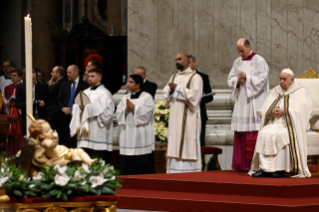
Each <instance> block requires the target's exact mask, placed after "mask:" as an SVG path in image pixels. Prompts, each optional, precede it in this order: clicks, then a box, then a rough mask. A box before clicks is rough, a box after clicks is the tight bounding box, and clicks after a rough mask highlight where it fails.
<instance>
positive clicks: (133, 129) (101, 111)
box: [0, 54, 213, 174]
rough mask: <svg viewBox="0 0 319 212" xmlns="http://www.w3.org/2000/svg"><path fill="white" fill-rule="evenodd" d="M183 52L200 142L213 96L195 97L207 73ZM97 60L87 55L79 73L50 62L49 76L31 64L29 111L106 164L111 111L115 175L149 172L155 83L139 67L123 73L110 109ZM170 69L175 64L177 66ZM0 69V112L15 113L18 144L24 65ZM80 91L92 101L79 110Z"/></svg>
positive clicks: (206, 89) (6, 64) (61, 139)
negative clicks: (119, 94) (116, 140)
mask: <svg viewBox="0 0 319 212" xmlns="http://www.w3.org/2000/svg"><path fill="white" fill-rule="evenodd" d="M184 56H185V58H186V59H185V60H187V61H189V70H190V71H191V72H192V73H194V74H196V76H197V78H198V79H199V80H200V81H201V82H202V81H203V83H204V85H203V86H202V87H201V88H200V89H201V90H202V91H201V92H200V94H199V99H198V101H200V102H202V105H200V107H199V106H198V110H199V109H201V117H202V118H201V125H202V128H200V127H199V128H198V130H199V132H201V136H200V137H201V140H200V139H198V141H200V142H201V145H202V146H204V145H205V141H204V135H205V125H206V121H207V114H206V108H205V104H206V103H207V102H209V101H212V99H213V96H208V97H205V98H203V99H204V100H203V101H202V100H201V97H200V96H201V94H202V93H206V94H207V93H211V88H210V85H209V80H208V76H207V75H205V74H202V73H200V72H198V71H197V70H196V68H195V66H196V59H195V57H194V56H192V55H186V54H185V55H184ZM101 63H102V61H101V60H100V59H99V58H97V59H96V58H95V57H91V58H90V57H88V59H87V60H86V62H85V71H84V73H83V75H82V76H81V74H80V70H79V67H78V66H77V65H70V66H68V67H67V69H66V71H65V69H64V68H63V67H62V66H55V67H53V69H52V70H51V71H50V74H51V78H50V79H49V80H48V79H47V77H46V75H45V73H44V72H42V71H41V70H40V69H38V68H35V69H34V70H33V71H32V102H33V116H34V118H35V119H44V120H46V121H47V122H48V123H49V124H50V126H51V128H52V129H53V130H56V131H57V133H58V139H59V143H60V144H61V145H65V146H66V147H68V148H71V149H72V148H77V147H81V148H82V149H84V150H85V151H86V152H87V153H88V154H89V155H90V156H91V157H95V156H98V157H100V158H102V159H104V160H105V162H107V163H110V162H111V154H110V153H111V152H112V144H113V141H112V140H113V137H112V129H113V115H114V114H116V116H117V119H118V120H117V122H118V125H119V127H120V131H121V132H120V155H121V161H120V166H121V174H151V173H155V164H154V163H155V160H154V146H155V141H154V111H155V104H154V102H155V101H154V100H155V94H156V90H157V84H156V83H153V82H150V81H149V80H148V79H147V77H146V69H145V68H144V67H143V66H137V67H136V68H135V69H134V74H132V75H130V77H129V78H128V83H127V90H128V91H127V93H126V94H125V95H124V97H123V99H122V101H121V102H120V104H119V105H117V108H116V107H115V105H114V102H113V97H112V95H111V93H110V92H109V91H108V90H107V89H106V88H105V86H103V85H102V84H101V80H102V76H103V71H102V69H101ZM176 64H179V61H176ZM176 68H177V69H179V66H176ZM0 69H1V75H0V85H1V86H0V91H1V94H2V98H3V100H4V101H3V102H4V104H3V107H2V113H5V114H9V115H10V114H11V115H18V116H19V123H18V127H19V131H18V144H17V145H18V147H17V149H21V146H22V142H23V136H25V135H27V128H26V119H27V114H26V102H27V99H26V83H25V82H26V80H29V79H26V69H22V70H20V69H18V68H17V67H15V66H14V65H13V64H12V62H11V61H4V63H3V66H2V67H0ZM196 89H197V88H196ZM80 91H82V92H83V93H84V94H85V95H87V96H88V97H89V99H90V100H91V101H92V102H91V104H89V105H87V106H86V107H85V109H84V111H81V109H79V108H80V107H79V105H78V104H77V103H76V102H75V98H76V96H77V95H78V94H79V93H80ZM81 95H82V94H81ZM14 127H15V126H14V125H12V126H11V127H10V132H9V134H10V135H11V136H10V142H9V144H10V155H11V156H13V155H14V154H15V147H14V145H15V143H14V142H13V139H14V136H13V135H14V132H15V131H14ZM201 129H202V130H201ZM202 138H203V139H202ZM40 140H41V139H40ZM196 145H197V144H196Z"/></svg>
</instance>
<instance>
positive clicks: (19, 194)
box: [13, 190, 22, 197]
mask: <svg viewBox="0 0 319 212" xmlns="http://www.w3.org/2000/svg"><path fill="white" fill-rule="evenodd" d="M13 194H14V195H16V196H18V197H22V193H21V192H20V191H18V190H13Z"/></svg>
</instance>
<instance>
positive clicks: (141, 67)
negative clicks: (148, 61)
mask: <svg viewBox="0 0 319 212" xmlns="http://www.w3.org/2000/svg"><path fill="white" fill-rule="evenodd" d="M136 69H138V70H141V71H142V74H146V69H145V68H144V66H137V67H136V68H135V70H136Z"/></svg>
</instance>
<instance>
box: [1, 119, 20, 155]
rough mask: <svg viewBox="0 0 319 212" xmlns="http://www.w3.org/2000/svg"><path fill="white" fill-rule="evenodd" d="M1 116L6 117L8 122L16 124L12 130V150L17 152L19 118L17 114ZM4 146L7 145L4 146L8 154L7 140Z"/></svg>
mask: <svg viewBox="0 0 319 212" xmlns="http://www.w3.org/2000/svg"><path fill="white" fill-rule="evenodd" d="M1 118H7V119H8V122H9V124H14V125H16V128H15V132H14V144H15V150H14V152H15V153H17V152H18V120H19V117H18V116H17V115H1ZM6 146H7V147H6V148H7V154H9V149H8V148H9V145H8V140H7V143H6ZM7 156H8V155H7Z"/></svg>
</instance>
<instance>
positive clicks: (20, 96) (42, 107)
mask: <svg viewBox="0 0 319 212" xmlns="http://www.w3.org/2000/svg"><path fill="white" fill-rule="evenodd" d="M48 94H49V88H48V85H47V84H45V83H41V82H37V76H36V72H35V71H32V97H33V116H34V117H35V118H36V119H45V120H46V118H47V114H46V111H47V107H48V106H50V105H51V104H52V101H51V99H50V96H49V95H48ZM15 105H16V107H17V108H19V109H21V126H22V132H23V135H26V132H27V129H26V120H27V114H26V84H25V82H23V84H21V85H20V86H19V87H18V88H17V94H16V103H15Z"/></svg>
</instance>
